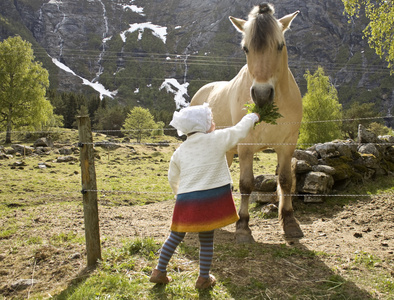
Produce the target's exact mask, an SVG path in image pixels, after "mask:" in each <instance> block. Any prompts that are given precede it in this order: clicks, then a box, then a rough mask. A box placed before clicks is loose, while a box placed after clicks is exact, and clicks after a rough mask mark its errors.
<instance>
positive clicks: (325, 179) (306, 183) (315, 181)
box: [299, 172, 334, 194]
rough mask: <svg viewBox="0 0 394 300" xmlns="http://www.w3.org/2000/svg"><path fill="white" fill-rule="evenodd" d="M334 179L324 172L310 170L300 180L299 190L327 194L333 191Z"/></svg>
mask: <svg viewBox="0 0 394 300" xmlns="http://www.w3.org/2000/svg"><path fill="white" fill-rule="evenodd" d="M333 185H334V179H333V178H332V176H331V175H328V174H326V173H323V172H309V173H308V174H307V175H306V176H305V178H304V180H303V181H301V182H300V188H299V191H300V192H302V193H308V194H327V193H329V192H331V189H332V186H333Z"/></svg>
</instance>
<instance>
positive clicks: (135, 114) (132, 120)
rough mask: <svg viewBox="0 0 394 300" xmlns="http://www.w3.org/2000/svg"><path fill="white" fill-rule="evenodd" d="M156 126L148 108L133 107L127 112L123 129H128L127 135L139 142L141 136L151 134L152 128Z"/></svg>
mask: <svg viewBox="0 0 394 300" xmlns="http://www.w3.org/2000/svg"><path fill="white" fill-rule="evenodd" d="M155 128H157V125H156V123H155V121H154V119H153V116H152V114H151V113H150V112H149V109H146V108H142V107H140V106H136V107H134V108H133V109H132V110H131V111H130V112H129V113H128V114H127V118H126V121H125V123H124V125H123V129H125V130H130V133H129V136H130V137H132V138H136V139H137V143H140V142H141V140H142V138H143V137H148V136H150V135H151V132H152V129H155Z"/></svg>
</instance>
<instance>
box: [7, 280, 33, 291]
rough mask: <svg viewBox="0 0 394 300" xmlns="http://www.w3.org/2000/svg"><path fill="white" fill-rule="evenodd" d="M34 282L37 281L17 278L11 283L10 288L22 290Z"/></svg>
mask: <svg viewBox="0 0 394 300" xmlns="http://www.w3.org/2000/svg"><path fill="white" fill-rule="evenodd" d="M36 283H38V281H37V280H35V279H19V280H17V281H15V282H13V283H11V288H12V289H13V290H24V289H26V288H28V287H30V286H32V285H34V284H36Z"/></svg>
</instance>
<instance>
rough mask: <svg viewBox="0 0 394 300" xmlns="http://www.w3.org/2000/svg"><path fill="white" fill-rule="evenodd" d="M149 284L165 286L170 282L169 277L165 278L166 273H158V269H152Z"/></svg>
mask: <svg viewBox="0 0 394 300" xmlns="http://www.w3.org/2000/svg"><path fill="white" fill-rule="evenodd" d="M149 281H150V282H153V283H161V284H167V283H169V282H171V281H172V279H171V277H169V276H167V272H162V271H159V270H158V269H154V270H153V272H152V275H151V276H150V279H149Z"/></svg>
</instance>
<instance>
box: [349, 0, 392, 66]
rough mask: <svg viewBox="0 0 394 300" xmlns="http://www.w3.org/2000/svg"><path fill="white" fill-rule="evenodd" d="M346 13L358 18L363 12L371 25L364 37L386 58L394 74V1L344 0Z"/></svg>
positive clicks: (365, 31) (368, 26)
mask: <svg viewBox="0 0 394 300" xmlns="http://www.w3.org/2000/svg"><path fill="white" fill-rule="evenodd" d="M342 2H343V4H344V5H345V12H346V13H347V14H348V15H349V16H350V17H356V18H358V17H359V16H360V12H361V11H363V12H364V13H365V16H366V17H367V18H368V20H369V23H368V25H367V27H366V28H365V29H364V31H363V33H364V36H365V37H366V38H367V39H368V44H369V46H370V47H371V48H372V49H374V50H375V51H376V53H377V54H378V55H379V56H380V57H384V58H385V60H386V61H387V62H388V67H389V68H391V73H393V72H394V69H393V63H394V43H393V39H394V6H393V1H392V0H389V1H371V0H342Z"/></svg>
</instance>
